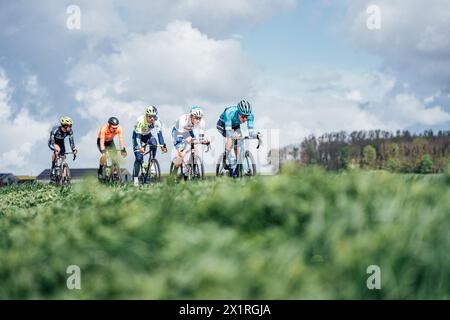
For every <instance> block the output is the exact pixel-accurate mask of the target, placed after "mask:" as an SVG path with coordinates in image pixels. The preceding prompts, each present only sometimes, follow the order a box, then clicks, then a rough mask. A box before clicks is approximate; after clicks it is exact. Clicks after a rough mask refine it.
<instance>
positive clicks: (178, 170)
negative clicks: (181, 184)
mask: <svg viewBox="0 0 450 320" xmlns="http://www.w3.org/2000/svg"><path fill="white" fill-rule="evenodd" d="M174 160H175V159H174ZM174 160H172V162H171V163H170V171H169V172H170V176H171V177H172V179H175V180H177V179H182V178H183V169H182V166H179V167H177V166H175V163H174V162H173V161H174Z"/></svg>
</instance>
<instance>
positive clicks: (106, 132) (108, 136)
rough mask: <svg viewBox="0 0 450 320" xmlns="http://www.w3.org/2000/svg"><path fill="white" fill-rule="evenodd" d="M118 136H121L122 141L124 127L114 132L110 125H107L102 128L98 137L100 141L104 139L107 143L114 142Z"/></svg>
mask: <svg viewBox="0 0 450 320" xmlns="http://www.w3.org/2000/svg"><path fill="white" fill-rule="evenodd" d="M116 135H119V138H120V139H122V127H121V126H119V127H118V128H117V130H116V131H113V130H111V129H110V126H109V125H108V124H105V125H103V126H102V127H101V128H100V131H99V132H98V136H97V137H98V138H99V139H102V137H103V138H104V139H105V142H109V141H111V140H113V139H114V137H115V136H116Z"/></svg>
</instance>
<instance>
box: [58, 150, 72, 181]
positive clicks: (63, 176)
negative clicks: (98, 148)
mask: <svg viewBox="0 0 450 320" xmlns="http://www.w3.org/2000/svg"><path fill="white" fill-rule="evenodd" d="M68 154H73V160H75V159H76V157H77V156H76V154H75V153H73V152H66V153H64V154H61V153H58V154H56V159H55V167H54V169H55V182H56V184H70V168H69V165H68V163H67V162H66V155H68ZM64 170H66V172H65V173H64Z"/></svg>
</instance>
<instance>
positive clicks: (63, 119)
mask: <svg viewBox="0 0 450 320" xmlns="http://www.w3.org/2000/svg"><path fill="white" fill-rule="evenodd" d="M59 122H60V123H61V125H62V126H72V124H73V121H72V119H70V118H69V117H61V119H59Z"/></svg>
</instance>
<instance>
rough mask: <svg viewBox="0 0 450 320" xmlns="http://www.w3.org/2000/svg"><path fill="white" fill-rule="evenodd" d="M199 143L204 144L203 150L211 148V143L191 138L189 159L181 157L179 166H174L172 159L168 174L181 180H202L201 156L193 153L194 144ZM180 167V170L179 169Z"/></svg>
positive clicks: (203, 167)
mask: <svg viewBox="0 0 450 320" xmlns="http://www.w3.org/2000/svg"><path fill="white" fill-rule="evenodd" d="M198 144H201V145H206V147H207V149H206V151H205V152H209V150H210V149H211V143H210V142H209V141H208V143H199V142H197V141H196V140H195V139H192V142H191V143H190V146H191V148H190V150H189V160H188V161H186V160H185V159H182V162H181V165H180V166H179V167H177V166H175V163H174V160H175V159H174V160H172V163H171V164H170V174H171V175H172V176H175V177H177V176H179V177H180V178H181V179H182V180H184V181H188V180H203V179H204V178H205V166H204V165H203V161H202V158H201V157H200V156H198V155H197V154H196V153H195V146H196V145H198ZM179 169H180V170H179ZM178 170H179V171H180V172H179V173H178Z"/></svg>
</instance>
